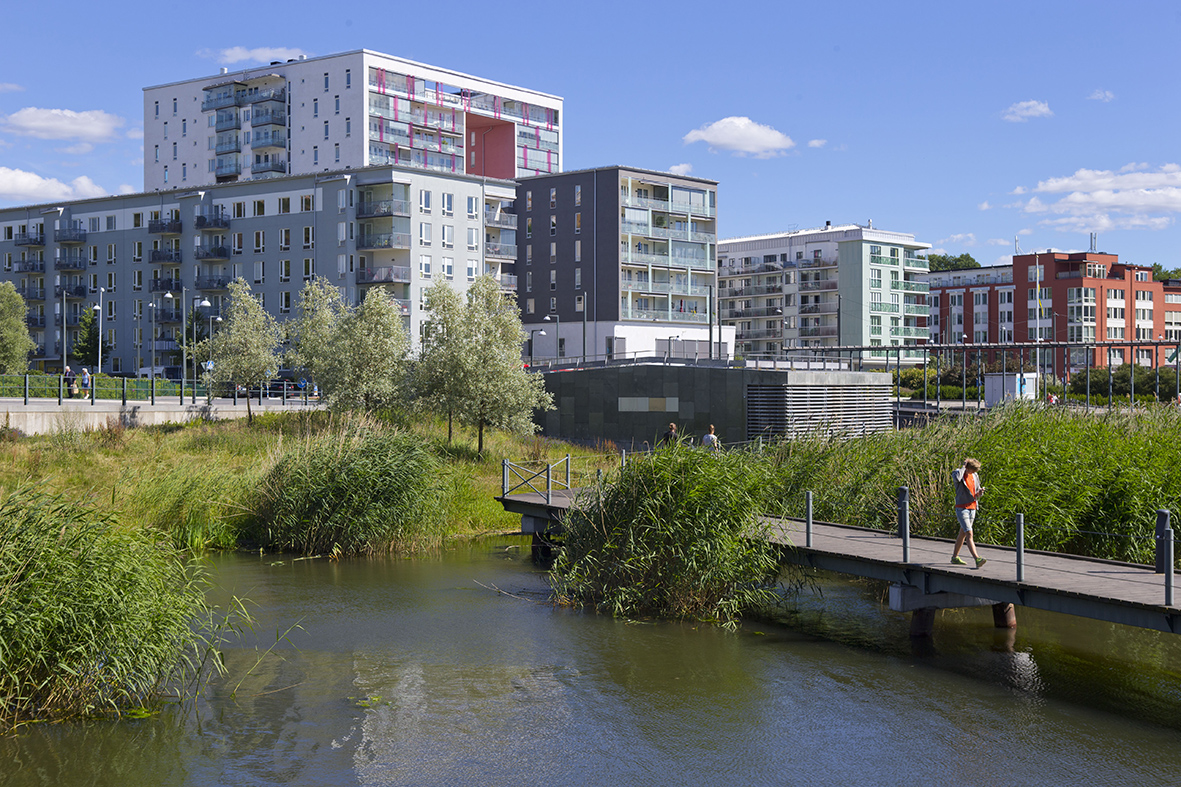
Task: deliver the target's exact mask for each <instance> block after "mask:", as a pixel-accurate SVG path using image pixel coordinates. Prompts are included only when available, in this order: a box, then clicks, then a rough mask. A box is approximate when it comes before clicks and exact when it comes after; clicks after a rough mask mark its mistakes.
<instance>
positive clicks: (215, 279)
mask: <svg viewBox="0 0 1181 787" xmlns="http://www.w3.org/2000/svg"><path fill="white" fill-rule="evenodd" d="M231 281H232V279H230V277H229V276H198V277H197V281H196V287H197V289H198V290H225V289H229V286H230V282H231Z"/></svg>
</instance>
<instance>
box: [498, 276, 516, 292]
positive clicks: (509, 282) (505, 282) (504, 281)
mask: <svg viewBox="0 0 1181 787" xmlns="http://www.w3.org/2000/svg"><path fill="white" fill-rule="evenodd" d="M498 281H499V282H500V289H502V290H516V289H517V277H516V276H514V275H512V274H511V273H504V274H501V276H500V279H498Z"/></svg>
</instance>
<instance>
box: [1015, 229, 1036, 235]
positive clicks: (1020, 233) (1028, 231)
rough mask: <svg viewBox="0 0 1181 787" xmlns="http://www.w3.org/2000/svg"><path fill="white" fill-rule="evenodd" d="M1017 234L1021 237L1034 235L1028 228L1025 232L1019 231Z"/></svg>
mask: <svg viewBox="0 0 1181 787" xmlns="http://www.w3.org/2000/svg"><path fill="white" fill-rule="evenodd" d="M1017 234H1018V235H1021V236H1025V235H1032V234H1033V230H1031V229H1029V228H1028V227H1026V228H1025V229H1023V230H1017Z"/></svg>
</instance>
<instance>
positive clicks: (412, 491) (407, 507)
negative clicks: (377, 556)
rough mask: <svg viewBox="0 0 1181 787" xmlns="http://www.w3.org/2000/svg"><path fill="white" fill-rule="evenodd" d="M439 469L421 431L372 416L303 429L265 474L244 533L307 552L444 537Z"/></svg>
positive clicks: (426, 542)
mask: <svg viewBox="0 0 1181 787" xmlns="http://www.w3.org/2000/svg"><path fill="white" fill-rule="evenodd" d="M438 470H439V462H438V460H437V459H436V458H435V456H434V454H432V453H431V451H430V449H429V448H428V447H426V446H424V445H423V443H422V441H421V440H420V439H418V438H417V437H415V436H414V435H411V434H408V433H405V432H401V431H397V430H393V429H390V428H388V427H382V426H379V425H377V424H376V423H374V422H372V421H368V420H358V421H354V422H352V423H350V424H346V425H345V426H343V427H342V428H339V429H337V430H335V431H333V432H327V433H323V434H319V435H311V436H308V437H305V438H303V439H301V440H297V441H295V443H294V445H291V446H290V447H289V448H286V449H285V450H283V452H282V453H281V454H280V455H279V456H278V458H277V459H276V461H275V463H274V465H273V467H272V468H271V470H270V471H269V472H268V473H267V474H266V476H265V477H264V478H263V479H262V481H261V483H260V484H259V487H258V492H257V500H256V502H255V504H254V507H253V513H252V516H251V523H250V525H249V527H248V529H247V531H246V533H245V535H246V536H247V537H248V538H251V539H253V540H254V541H256V542H257V543H258V544H260V545H261V546H266V547H270V548H274V549H281V550H295V551H298V552H303V553H304V554H322V553H328V552H343V553H346V554H351V553H375V552H390V551H409V550H414V549H419V548H423V547H427V546H432V545H435V544H438V543H439V542H440V540H441V538H442V533H443V529H442V521H441V517H440V514H439V511H440V506H437V505H435V503H436V489H437V487H438V478H439V475H438Z"/></svg>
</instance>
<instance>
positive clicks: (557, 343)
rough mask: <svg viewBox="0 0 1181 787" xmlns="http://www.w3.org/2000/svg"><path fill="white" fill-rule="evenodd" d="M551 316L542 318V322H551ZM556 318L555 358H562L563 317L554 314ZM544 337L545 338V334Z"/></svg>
mask: <svg viewBox="0 0 1181 787" xmlns="http://www.w3.org/2000/svg"><path fill="white" fill-rule="evenodd" d="M550 316H551V315H548V314H547V315H545V316H544V317H542V318H541V321H542V322H549V321H550V319H549V318H550ZM552 316H553V318H554V357H555V358H559V357H561V343H562V317H561V316H560V315H559V314H558V313H557V312H554V313H553V315H552ZM542 336H545V334H544V333H543V334H542Z"/></svg>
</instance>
